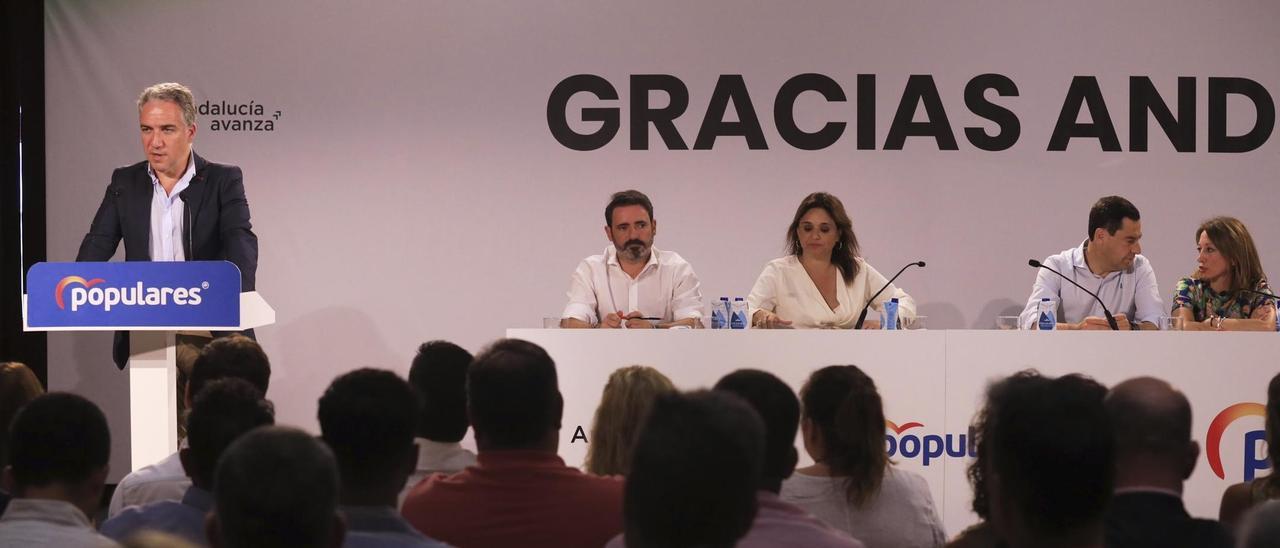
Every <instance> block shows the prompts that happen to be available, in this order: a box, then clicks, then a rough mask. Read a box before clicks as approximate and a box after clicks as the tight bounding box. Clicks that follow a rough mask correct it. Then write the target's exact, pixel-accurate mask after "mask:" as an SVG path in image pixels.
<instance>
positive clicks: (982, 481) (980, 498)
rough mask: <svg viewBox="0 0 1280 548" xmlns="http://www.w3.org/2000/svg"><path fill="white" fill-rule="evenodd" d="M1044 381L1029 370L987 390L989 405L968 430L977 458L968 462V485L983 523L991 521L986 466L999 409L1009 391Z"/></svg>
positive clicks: (985, 406) (1018, 373) (985, 405)
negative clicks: (995, 418) (992, 428)
mask: <svg viewBox="0 0 1280 548" xmlns="http://www.w3.org/2000/svg"><path fill="white" fill-rule="evenodd" d="M1042 380H1044V377H1041V376H1040V374H1039V373H1037V372H1035V371H1030V370H1028V371H1019V372H1017V373H1014V374H1013V375H1010V376H1009V377H1006V378H1004V379H1002V380H1000V381H999V382H996V383H994V384H992V385H991V386H990V387H989V388H987V401H986V403H985V404H983V406H982V409H980V410H978V415H977V416H976V417H975V418H974V419H973V425H972V426H970V427H969V444H970V447H973V452H974V455H976V456H975V457H974V459H973V461H972V462H970V463H969V469H968V476H969V485H970V486H972V487H973V506H972V508H973V512H974V513H975V514H978V517H980V518H982V519H983V520H990V519H991V501H990V500H989V499H988V498H987V476H986V467H987V466H989V463H988V461H990V460H991V443H990V440H991V426H992V424H991V423H992V420H993V419H994V417H996V416H999V415H1000V408H1001V407H1002V406H1003V405H1004V403H1005V400H1006V399H1008V398H1007V395H1008V394H1009V393H1010V392H1014V391H1017V390H1018V389H1019V388H1021V387H1022V386H1027V385H1030V384H1033V383H1036V382H1040V381H1042Z"/></svg>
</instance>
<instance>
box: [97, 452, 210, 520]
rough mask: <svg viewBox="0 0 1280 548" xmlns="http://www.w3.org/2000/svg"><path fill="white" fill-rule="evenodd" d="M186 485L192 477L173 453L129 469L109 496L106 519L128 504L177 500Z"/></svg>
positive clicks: (183, 492) (189, 485)
mask: <svg viewBox="0 0 1280 548" xmlns="http://www.w3.org/2000/svg"><path fill="white" fill-rule="evenodd" d="M184 441H185V440H184ZM184 445H185V443H184ZM188 487H191V478H189V477H187V472H186V470H183V468H182V460H181V459H179V458H178V453H176V452H175V453H173V454H172V455H169V456H167V457H165V458H164V460H161V461H160V462H157V463H155V464H151V465H147V466H143V467H142V468H139V469H137V470H135V471H133V472H130V473H129V475H127V476H125V477H124V479H122V480H120V484H119V485H117V486H116V492H115V493H114V494H112V495H111V503H110V504H108V505H107V518H113V517H116V515H117V514H119V513H120V511H121V510H124V509H125V508H128V507H130V506H138V505H141V504H147V503H151V502H158V501H162V500H172V501H180V500H182V496H183V495H185V494H186V492H187V488H188Z"/></svg>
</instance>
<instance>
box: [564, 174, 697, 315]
mask: <svg viewBox="0 0 1280 548" xmlns="http://www.w3.org/2000/svg"><path fill="white" fill-rule="evenodd" d="M604 218H605V223H606V225H605V227H604V233H605V237H606V238H608V239H609V241H610V242H611V244H610V245H609V247H606V248H605V250H604V253H602V254H600V255H592V256H590V257H587V258H586V259H583V260H582V262H581V263H579V264H578V269H577V270H575V271H574V273H573V279H572V281H571V282H570V285H569V292H568V296H569V304H568V305H566V306H565V308H564V313H563V314H561V316H560V317H561V319H560V327H606V328H618V327H626V328H631V329H635V328H654V327H660V328H662V327H676V326H686V327H701V326H702V291H701V289H700V287H701V286H700V284H699V283H698V276H697V274H694V272H693V267H691V266H689V263H687V262H685V260H684V258H682V257H681V256H680V255H679V254H677V253H675V252H674V251H662V250H659V249H656V248H654V247H653V238H654V236H655V235H657V233H658V223H657V221H656V220H654V218H653V203H652V202H650V201H649V197H648V196H645V195H644V194H643V193H641V192H640V191H637V190H624V191H622V192H616V193H614V194H613V196H612V197H610V199H609V205H608V206H607V207H605V210H604Z"/></svg>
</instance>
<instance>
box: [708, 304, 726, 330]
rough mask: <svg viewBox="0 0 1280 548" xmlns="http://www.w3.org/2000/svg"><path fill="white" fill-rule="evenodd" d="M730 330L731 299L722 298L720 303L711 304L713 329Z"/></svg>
mask: <svg viewBox="0 0 1280 548" xmlns="http://www.w3.org/2000/svg"><path fill="white" fill-rule="evenodd" d="M728 328H729V298H728V297H720V301H719V302H714V303H711V329H728Z"/></svg>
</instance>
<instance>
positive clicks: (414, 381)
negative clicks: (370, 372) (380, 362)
mask: <svg viewBox="0 0 1280 548" xmlns="http://www.w3.org/2000/svg"><path fill="white" fill-rule="evenodd" d="M471 360H472V356H471V353H470V352H467V351H466V350H465V349H464V348H462V347H461V346H458V345H456V344H453V343H451V342H448V341H431V342H428V343H425V344H423V345H422V346H420V347H418V355H417V356H414V357H413V365H412V366H411V367H410V368H409V384H410V385H412V386H413V388H414V390H417V392H418V395H419V396H420V397H421V398H422V412H421V413H419V414H418V431H417V433H416V435H417V439H416V440H414V442H415V443H416V444H417V446H418V464H417V466H416V468H415V469H414V471H413V474H412V475H410V476H409V481H408V482H406V483H405V486H404V490H403V491H401V492H400V496H399V500H400V501H401V502H403V501H404V497H405V496H406V495H408V494H409V489H412V488H413V486H414V485H417V484H418V482H420V481H422V479H423V478H425V477H427V476H429V475H431V474H434V473H436V472H444V473H446V474H452V473H454V472H458V471H461V470H462V469H463V468H466V467H468V466H471V465H473V464H475V463H476V454H475V453H472V452H471V451H468V450H466V449H463V448H462V445H461V444H460V443H459V442H461V441H462V438H464V437H466V435H467V428H469V427H470V426H471V422H470V421H469V420H467V367H469V366H470V365H471Z"/></svg>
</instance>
